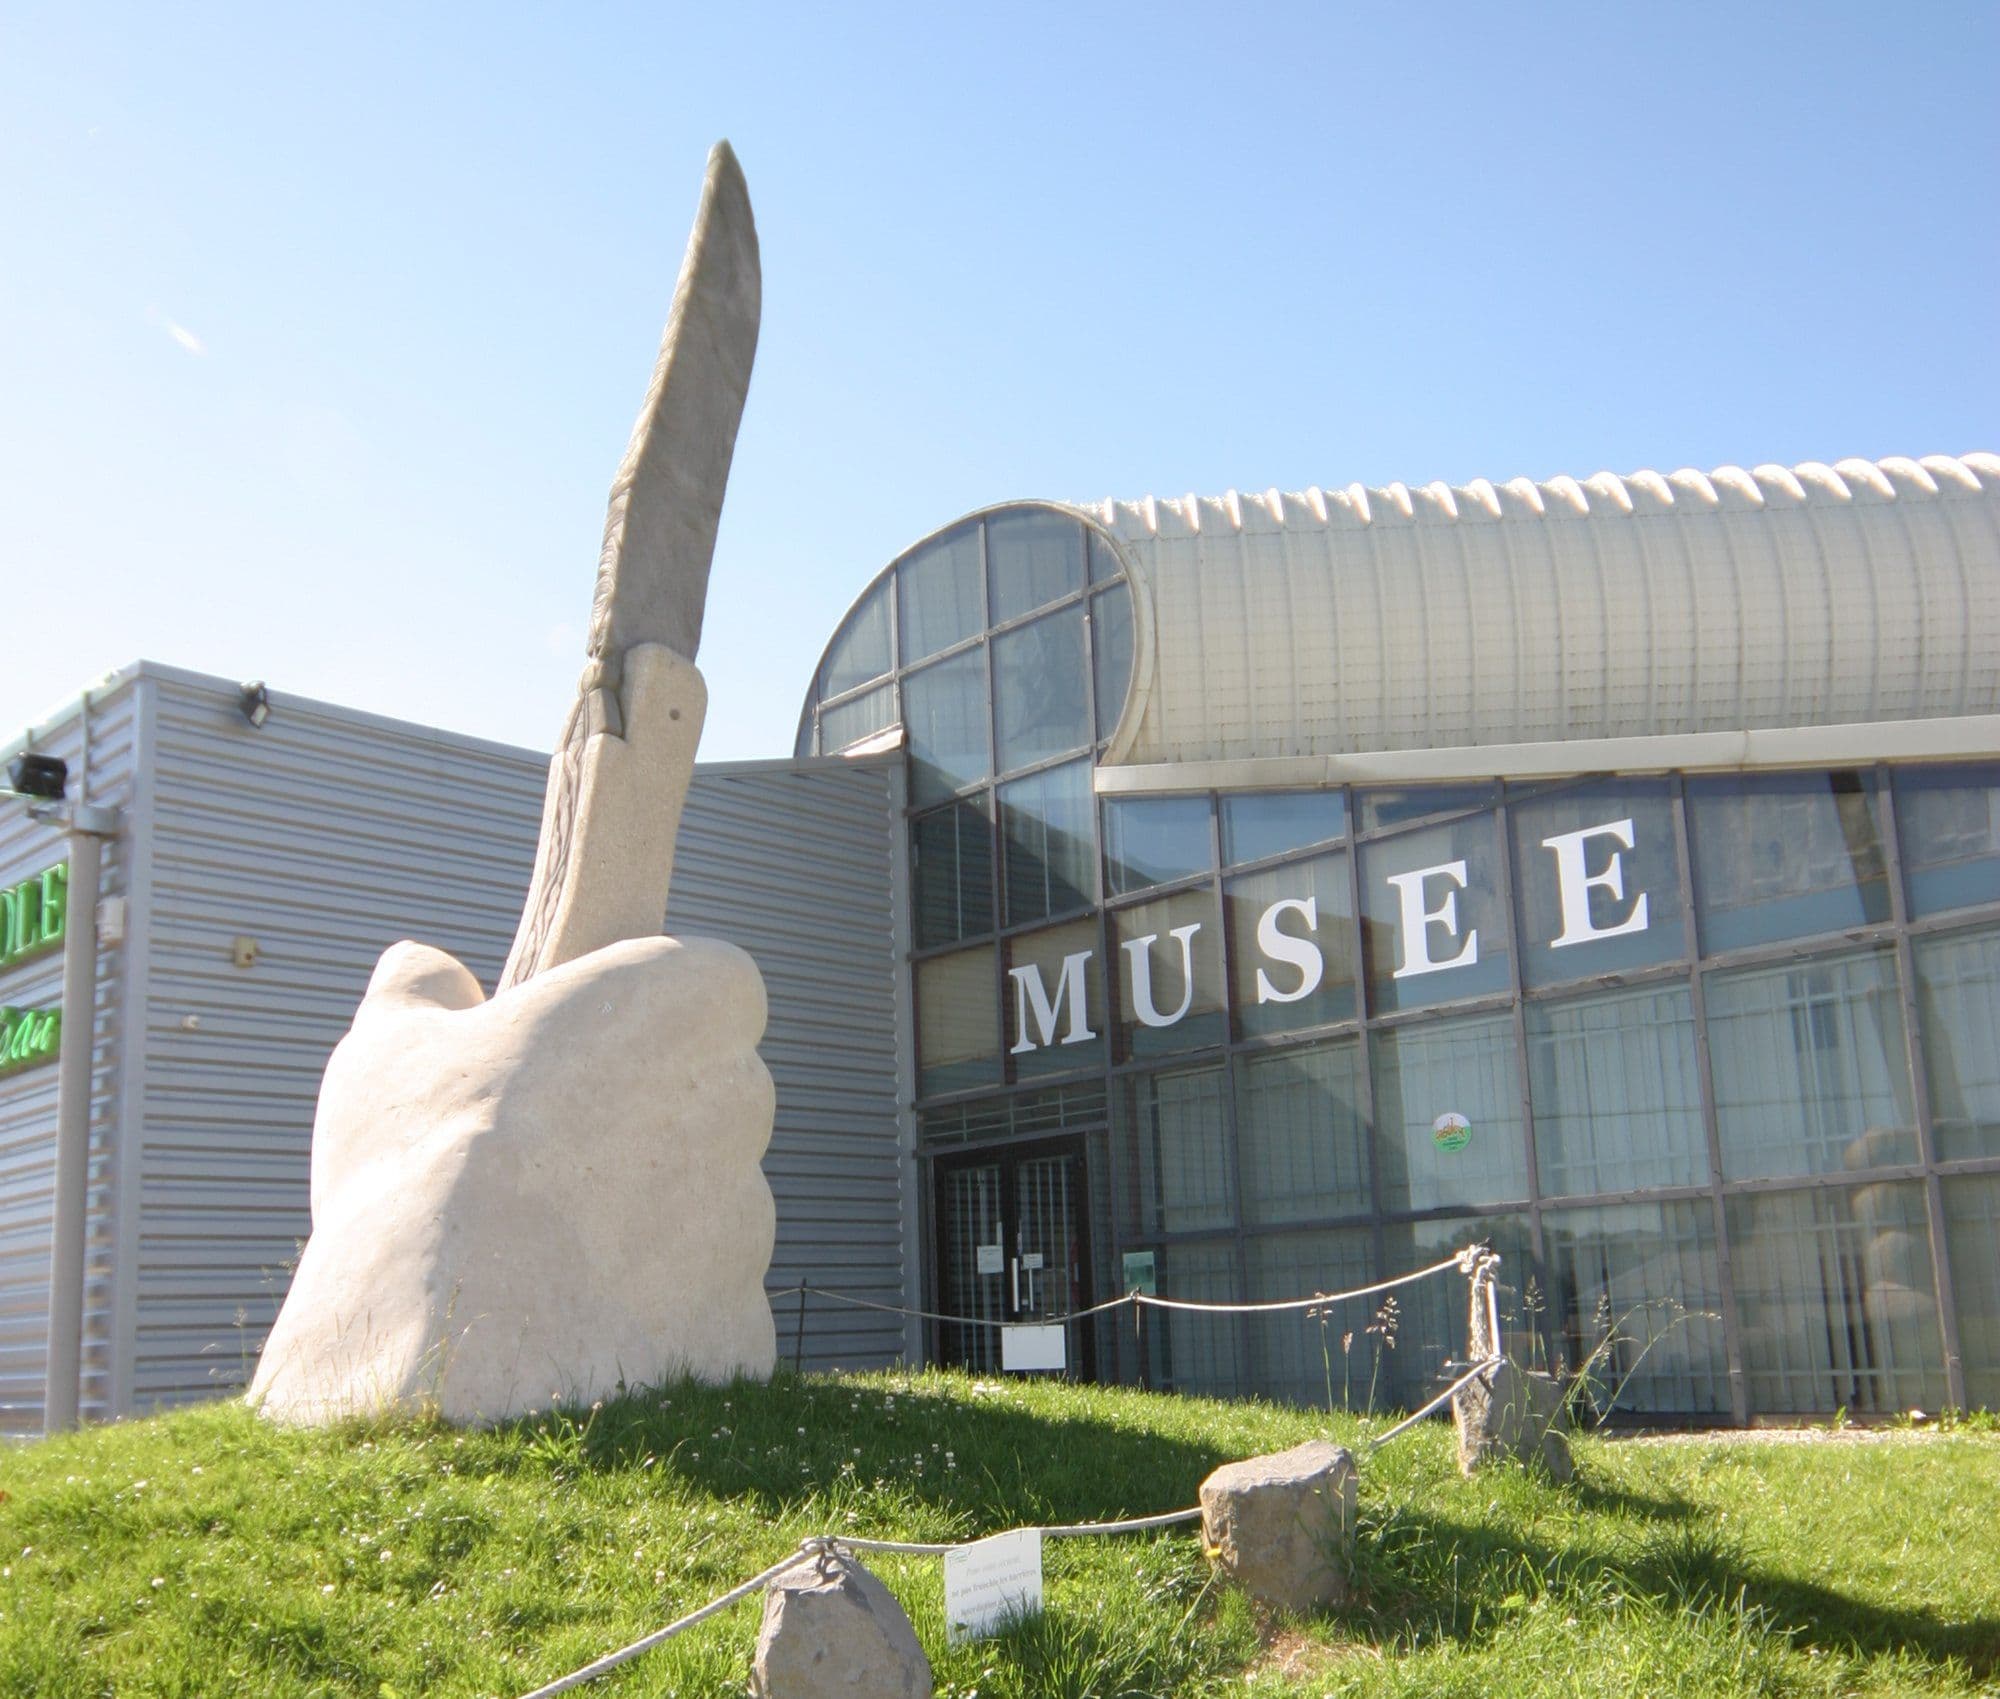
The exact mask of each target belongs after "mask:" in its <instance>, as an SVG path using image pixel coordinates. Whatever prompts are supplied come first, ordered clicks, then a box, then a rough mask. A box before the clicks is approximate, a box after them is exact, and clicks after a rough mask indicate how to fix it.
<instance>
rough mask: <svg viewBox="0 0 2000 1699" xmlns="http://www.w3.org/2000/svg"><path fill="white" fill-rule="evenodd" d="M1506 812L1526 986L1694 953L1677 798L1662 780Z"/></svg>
mask: <svg viewBox="0 0 2000 1699" xmlns="http://www.w3.org/2000/svg"><path fill="white" fill-rule="evenodd" d="M1508 814H1509V818H1510V820H1511V822H1512V825H1513V829H1514V877H1515V879H1516V880H1517V881H1518V882H1519V884H1520V887H1521V928H1522V932H1523V934H1524V942H1523V944H1522V949H1521V973H1522V976H1523V977H1524V978H1525V979H1526V981H1527V982H1528V984H1530V985H1550V984H1553V983H1555V982H1556V981H1558V980H1564V979H1582V978H1585V977H1586V976H1588V975H1591V974H1599V973H1616V972H1619V971H1621V970H1624V969H1628V968H1636V967H1647V966H1650V965H1651V964H1652V963H1654V962H1666V961H1672V960H1674V959H1675V958H1676V957H1678V956H1682V955H1685V954H1686V951H1687V945H1686V941H1685V928H1684V926H1683V924H1682V917H1681V876H1680V858H1679V856H1678V855H1676V854H1675V852H1674V813H1673V798H1672V795H1671V793H1670V792H1669V791H1668V789H1667V786H1666V785H1665V784H1664V783H1645V782H1641V783H1624V784H1596V785H1587V786H1584V787H1583V788H1581V789H1578V790H1568V791H1563V792H1560V793H1559V794H1557V795H1555V796H1547V797H1539V798H1537V799H1536V800H1534V801H1532V802H1523V803H1517V804H1516V805H1515V806H1514V807H1513V808H1511V809H1509V811H1508Z"/></svg>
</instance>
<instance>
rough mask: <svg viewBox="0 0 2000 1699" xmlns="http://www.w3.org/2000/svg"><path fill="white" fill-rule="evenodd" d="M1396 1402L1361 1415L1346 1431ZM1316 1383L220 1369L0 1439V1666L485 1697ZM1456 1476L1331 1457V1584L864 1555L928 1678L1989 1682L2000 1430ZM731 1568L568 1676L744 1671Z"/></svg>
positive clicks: (1860, 1686)
mask: <svg viewBox="0 0 2000 1699" xmlns="http://www.w3.org/2000/svg"><path fill="white" fill-rule="evenodd" d="M1386 1425H1387V1424H1386V1423H1384V1422H1381V1421H1379V1420H1378V1422H1377V1423H1376V1424H1375V1426H1376V1428H1377V1430H1378V1431H1379V1430H1380V1429H1381V1428H1383V1427H1385V1426H1386ZM1358 1429H1359V1424H1357V1423H1356V1422H1355V1421H1354V1420H1353V1419H1351V1418H1347V1417H1336V1418H1333V1419H1331V1420H1329V1419H1328V1418H1327V1417H1325V1416H1322V1415H1316V1414H1313V1413H1311V1412H1303V1411H1297V1410H1281V1409H1277V1408H1273V1407H1271V1406H1267V1405H1260V1404H1249V1403H1245V1404H1224V1403H1213V1402H1207V1401H1202V1400H1195V1399H1177V1398H1170V1397H1159V1396H1153V1395H1148V1394H1144V1393H1139V1392H1132V1391H1126V1390H1122V1389H1114V1388H1098V1387H1073V1386H1063V1385H1059V1384H1053V1383H1048V1382H1033V1383H1019V1382H1008V1383H997V1382H992V1381H978V1380H974V1379H971V1378H968V1377H966V1376H963V1375H955V1374H943V1373H925V1374H920V1375H917V1374H896V1375H868V1376H858V1377H847V1378H826V1377H817V1376H809V1377H805V1378H802V1379H800V1378H789V1377H785V1378H780V1379H779V1380H778V1381H777V1382H775V1383H774V1384H772V1385H771V1386H768V1387H762V1386H736V1387H725V1388H703V1387H696V1386H690V1385H680V1386H672V1387H668V1388H666V1389H664V1390H662V1391H655V1392H647V1393H642V1394H635V1395H633V1396H630V1397H627V1398H624V1399H621V1400H619V1401H617V1402H614V1403H611V1404H607V1405H606V1406H604V1407H603V1408H602V1409H600V1410H598V1411H596V1412H595V1413H585V1412H556V1413H545V1414H543V1415H541V1416H539V1417H536V1418H533V1419H530V1420H527V1421H523V1422H520V1423H516V1424H513V1425H511V1426H508V1427H505V1428H500V1429H496V1430H492V1431H485V1432H471V1433H466V1432H454V1431H452V1430H450V1429H447V1428H443V1427H437V1426H426V1425H421V1424H408V1423H405V1424H398V1425H384V1426H376V1427H365V1428H350V1429H346V1430H342V1431H339V1432H333V1433H318V1434H311V1433H309V1434H297V1433H286V1432H282V1431H277V1430H274V1429H272V1428H270V1427H268V1426H266V1425H265V1424H263V1423H261V1422H259V1421H258V1420H257V1419H256V1418H254V1417H253V1416H251V1415H250V1414H248V1413H247V1412H246V1411H245V1410H244V1409H243V1408H242V1407H241V1406H240V1405H226V1406H216V1407H211V1408H207V1409H202V1410H196V1411H191V1412H188V1413H185V1414H181V1415H175V1416H171V1417H166V1418H160V1419H154V1420H149V1421H142V1422H130V1423H124V1424H120V1425H117V1426H114V1427H106V1428H99V1429H94V1430H89V1431H86V1432H84V1433H81V1434H77V1435H74V1436H71V1437H67V1438H64V1439H60V1440H53V1441H48V1442H44V1443H40V1444H36V1445H32V1446H28V1447H24V1448H21V1449H18V1450H12V1451H7V1452H5V1453H0V1489H4V1500H3V1501H0V1694H5V1695H15V1694H20V1695H30V1694H32V1695H37V1696H41V1699H69V1696H82V1695H99V1694H109V1693H117V1694H223V1693H227V1694H232V1695H233V1694H286V1695H291V1694H354V1695H365V1696H366V1699H415V1696H416V1695H419V1694H423V1695H430V1694H440V1695H449V1694H464V1695H472V1694H497V1695H502V1696H503V1699H504V1696H508V1695H514V1694H518V1693H521V1692H524V1691H526V1690H527V1689H530V1688H532V1687H534V1686H536V1685H538V1684H539V1683H542V1682H544V1681H547V1680H550V1679H552V1678H553V1677H555V1676H558V1675H561V1674H563V1673H565V1672H567V1671H568V1670H570V1669H573V1668H575V1667H576V1666H578V1665H580V1664H583V1663H585V1662H587V1661H589V1660H590V1659H591V1658H593V1657H595V1656H597V1655H599V1654H600V1653H602V1652H605V1651H608V1650H610V1649H611V1648H613V1647H614V1646H618V1645H622V1644H624V1643H625V1642H627V1641H629V1640H633V1639H636V1638H638V1637H639V1636H640V1635H641V1634H643V1633H646V1632H647V1631H649V1630H651V1629H653V1628H656V1627H658V1626H660V1625H661V1624H662V1623H664V1622H666V1621H668V1620H669V1619H670V1618H672V1617H673V1616H676V1615H678V1614H680V1613H681V1612H683V1611H685V1610H688V1609H690V1608H692V1607H694V1606H695V1605H698V1604H701V1603H704V1602H706V1601H707V1600H708V1599H710V1598H712V1597H714V1596H715V1595H717V1594H718V1593H721V1592H723V1591H725V1590H726V1589H727V1588H729V1587H730V1586H732V1585H734V1584H735V1583H736V1582H738V1581H740V1580H742V1579H743V1578H744V1577H746V1576H748V1575H750V1574H752V1573H754V1572H755V1571H756V1570H758V1569H761V1568H763V1567H764V1566H765V1565H767V1564H769V1563H771V1562H773V1561H775V1560H776V1559H777V1558H778V1557H779V1556H781V1555H782V1554H783V1553H784V1552H785V1551H786V1550H787V1549H788V1548H789V1547H791V1546H792V1545H794V1544H795V1543H796V1542H797V1541H798V1540H799V1539H800V1538H802V1537H804V1536H805V1535H807V1534H812V1533H819V1532H828V1531H831V1532H836V1533H837V1532H841V1531H843V1530H845V1531H849V1532H853V1533H857V1534H879V1535H886V1536H892V1537H902V1538H913V1539H920V1540H940V1539H958V1538H966V1537H971V1536H974V1535H977V1534H981V1533H988V1532H993V1531H997V1530H999V1529H1002V1528H1008V1527H1013V1526H1017V1525H1020V1524H1022V1523H1029V1522H1065V1521H1073V1520H1079V1519H1095V1518H1100V1517H1110V1516H1116V1515H1121V1514H1133V1515H1136V1514H1140V1513H1144V1512H1149V1511H1159V1510H1171V1509H1177V1508H1180V1507H1182V1506H1185V1505H1190V1504H1193V1503H1194V1502H1195V1490H1196V1487H1197V1486H1198V1485H1199V1483H1200V1481H1201V1479H1202V1477H1203V1476H1204V1475H1205V1474H1206V1473H1207V1472H1208V1471H1209V1469H1211V1468H1212V1467H1214V1465H1216V1464H1217V1463H1219V1462H1224V1461H1227V1460H1229V1459H1231V1458H1235V1457H1242V1456H1247V1455H1250V1454H1252V1453H1255V1452H1259V1451H1268V1450H1275V1449H1278V1448H1281V1447H1284V1446H1287V1445H1291V1444H1295V1443H1296V1442H1298V1441H1299V1440H1302V1439H1307V1438H1312V1437H1317V1436H1322V1435H1330V1436H1331V1437H1333V1438H1335V1439H1338V1440H1340V1441H1342V1442H1343V1443H1348V1444H1355V1443H1356V1441H1357V1437H1358ZM1577 1457H1578V1464H1579V1468H1578V1478H1577V1481H1576V1483H1575V1484H1574V1485H1571V1486H1568V1487H1557V1486H1554V1485H1551V1484H1550V1483H1548V1482H1546V1481H1544V1480H1542V1479H1540V1478H1538V1477H1536V1476H1533V1475H1530V1474H1527V1473H1524V1472H1522V1471H1520V1470H1518V1469H1513V1468H1506V1469H1500V1470H1495V1471H1493V1472H1490V1473H1487V1474H1484V1475H1482V1476H1480V1477H1478V1478H1477V1479H1474V1480H1471V1481H1466V1480H1462V1479H1460V1478H1459V1476H1458V1474H1457V1472H1456V1469H1455V1467H1454V1464H1453V1456H1452V1446H1451V1433H1450V1430H1449V1428H1448V1427H1446V1426H1444V1425H1442V1424H1428V1425H1426V1426H1425V1427H1423V1428H1421V1429H1420V1430H1419V1431H1418V1432H1416V1433H1415V1434H1413V1435H1411V1436H1410V1437H1408V1438H1406V1439H1402V1440H1398V1441H1396V1442H1394V1443H1393V1444H1391V1445H1390V1446H1388V1447H1386V1448H1385V1449H1384V1450H1383V1451H1382V1452H1380V1453H1379V1454H1376V1455H1374V1456H1372V1457H1370V1456H1364V1457H1363V1460H1362V1490H1361V1525H1360V1528H1359V1531H1358V1537H1357V1541H1356V1547H1355V1553H1354V1579H1355V1597H1354V1600H1353V1602H1352V1603H1351V1604H1350V1605H1349V1606H1348V1607H1347V1608H1346V1609H1344V1610H1342V1611H1340V1612H1338V1613H1334V1614H1330V1615H1326V1616H1323V1617H1316V1618H1307V1619H1299V1620H1293V1621H1287V1620H1273V1619H1271V1618H1270V1617H1269V1616H1267V1615H1266V1614H1264V1613H1261V1612H1259V1611H1257V1610H1254V1609H1252V1608H1251V1607H1250V1606H1249V1605H1247V1604H1246V1603H1245V1601H1244V1600H1243V1599H1242V1598H1241V1597H1239V1596H1237V1595H1235V1594H1233V1593H1230V1592H1228V1591H1227V1590H1225V1589H1223V1588H1221V1587H1220V1586H1218V1585H1217V1584H1215V1583H1213V1582H1212V1581H1211V1579H1210V1576H1209V1571H1208V1565H1207V1563H1206V1562H1205V1561H1204V1559H1203V1557H1202V1555H1201V1550H1200V1542H1199V1539H1198V1537H1197V1536H1196V1535H1195V1533H1194V1532H1193V1531H1191V1530H1187V1529H1176V1530H1173V1531H1170V1532H1168V1533H1165V1534H1161V1535H1158V1536H1145V1537H1132V1536H1125V1537H1121V1538H1117V1539H1102V1540H1096V1539H1093V1540H1070V1541H1062V1542H1052V1543H1050V1545H1049V1546H1048V1548H1047V1603H1048V1608H1047V1610H1046V1612H1045V1614H1044V1615H1043V1616H1042V1617H1041V1618H1039V1619H1038V1620H1036V1621H1034V1622H1031V1623H1028V1624H1025V1625H1022V1626H1020V1627H1019V1628H1017V1629H1015V1630H1014V1631H1013V1632H1011V1633H1010V1634H1009V1635H1007V1636H1005V1637H1002V1638H1000V1639H997V1640H990V1641H984V1642H976V1643H972V1644H968V1645H965V1646H961V1647H956V1648H953V1647H948V1646H947V1645H946V1643H945V1635H944V1623H943V1596H942V1581H941V1576H940V1566H939V1564H938V1562H937V1560H935V1559H930V1558H892V1557H879V1558H878V1557H873V1556H871V1557H869V1558H868V1559H867V1560H866V1561H867V1562H868V1563H869V1565H870V1567H872V1568H874V1569H875V1570H876V1572H877V1573H878V1574H880V1575H881V1576H882V1577H883V1578H884V1579H885V1580H886V1581H887V1582H888V1584H889V1585H890V1587H891V1588H892V1589H893V1590H894V1592H895V1593H896V1595H897V1596H898V1597H899V1598H900V1599H901V1600H902V1601H903V1603H904V1606H905V1608H906V1609H908V1610H909V1612H910V1615H911V1617H912V1618H913V1620H914V1621H915V1623H916V1627H917V1633H918V1635H919V1637H920V1638H921V1639H922V1640H923V1642H924V1645H925V1648H926V1650H927V1651H928V1652H929V1653H930V1655H931V1658H932V1660H933V1665H934V1668H935V1670H936V1673H937V1683H938V1692H939V1694H940V1695H960V1696H964V1699H970V1696H971V1695H973V1694H975V1693H977V1694H980V1695H984V1696H1002V1695H1024V1696H1025V1695H1044V1694H1048V1695H1057V1694H1060V1695H1083V1694H1093V1695H1125V1694H1202V1693H1211V1692H1221V1691H1223V1690H1224V1689H1227V1690H1229V1691H1231V1692H1243V1693H1248V1694H1252V1695H1260V1696H1276V1695H1306V1694H1314V1695H1317V1694H1323V1693H1338V1694H1370V1695H1372V1694H1412V1695H1415V1694H1423V1695H1455V1694H1464V1695H1467V1696H1469V1699H1470V1696H1475V1695H1476V1696H1479V1699H1488V1696H1492V1695H1504V1694H1536V1695H1555V1694H1565V1695H1567V1694H1577V1695H1588V1696H1590V1699H1605V1696H1606V1695H1610V1694H1623V1693H1633V1694H1655V1693H1668V1692H1671V1693H1672V1694H1674V1695H1676V1699H1693V1696H1696V1695H1703V1694H1731V1695H1735V1694H1744V1693H1753V1694H1845V1693H1869V1694H1884V1695H1887V1694H1909V1693H1968V1694H1976V1693H2000V1434H1996V1433H1995V1432H1993V1431H1992V1429H1991V1426H1990V1424H1983V1425H1981V1426H1978V1427H1973V1426H1967V1427H1961V1428H1960V1429H1958V1430H1957V1431H1954V1432H1949V1433H1936V1432H1926V1433H1921V1434H1919V1433H1899V1434H1893V1435H1889V1436H1886V1437H1881V1438H1874V1439H1868V1440H1864V1441H1859V1442H1848V1441H1845V1440H1842V1439H1839V1438H1835V1437H1829V1438H1828V1439H1826V1440H1825V1441H1823V1442H1816V1443H1809V1444H1797V1443H1792V1444H1786V1443H1779V1442H1775V1441H1764V1440H1758V1439H1754V1438H1751V1439H1745V1438H1741V1437H1723V1438H1718V1439H1715V1440H1712V1441H1705V1440H1692V1441H1674V1442H1670V1443H1645V1444H1636V1443H1631V1442H1611V1441H1604V1440H1599V1439H1594V1438H1586V1439H1583V1440H1580V1441H1579V1442H1578V1445H1577ZM756 1627H757V1606H756V1603H755V1601H754V1600H753V1601H746V1602H745V1603H744V1604H742V1605H739V1606H737V1607H736V1608H735V1609H734V1610H732V1611H731V1612H729V1613H728V1614H727V1615H725V1616H723V1617H721V1618H719V1619H716V1620H714V1621H711V1622H708V1623H704V1624H702V1625H701V1626H699V1627H698V1628H696V1629H694V1630H693V1631H692V1632H690V1633H689V1634H687V1635H684V1636H682V1637H681V1638H680V1639H678V1640H676V1641H674V1642H673V1643H672V1644H671V1645H669V1646H668V1647H666V1648H664V1649H662V1650H660V1651H658V1652H654V1653H652V1654H649V1655H648V1656H646V1657H644V1658H641V1659H639V1660H638V1661H636V1662H635V1663H633V1664H630V1665H628V1666H626V1668H625V1669H623V1670H621V1671H620V1672H618V1674H617V1675H615V1676H614V1677H612V1678H611V1679H609V1680H607V1681H605V1682H602V1683H599V1684H597V1685H596V1686H594V1687H592V1688H589V1689H587V1690H586V1691H587V1692H590V1693H592V1694H604V1695H613V1694H617V1695H637V1694H702V1695H709V1694H725V1693H740V1692H741V1691H742V1689H743V1684H744V1679H745V1675H746V1672H747V1670H748V1666H749V1655H750V1647H751V1644H752V1642H753V1640H754V1638H755V1634H756Z"/></svg>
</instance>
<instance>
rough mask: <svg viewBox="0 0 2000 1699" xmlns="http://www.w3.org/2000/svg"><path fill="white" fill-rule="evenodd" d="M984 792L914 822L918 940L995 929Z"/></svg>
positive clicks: (945, 939)
mask: <svg viewBox="0 0 2000 1699" xmlns="http://www.w3.org/2000/svg"><path fill="white" fill-rule="evenodd" d="M988 806H989V805H988V802H987V799H986V797H985V796H984V795H983V794H982V795H980V796H975V797H968V798H967V799H966V800H965V801H964V802H954V803H952V804H951V805H950V806H949V807H947V808H940V809H938V810H937V811H936V812H935V813H932V814H920V815H918V816H917V817H916V818H915V819H914V820H912V821H911V822H910V887H911V891H910V896H911V907H912V908H913V909H915V911H916V913H915V925H914V931H915V934H916V946H917V948H918V949H920V950H921V949H925V948H928V947H929V946H930V945H932V944H949V943H951V942H953V941H954V940H956V939H959V938H966V937H971V936H973V935H974V934H977V933H980V932H991V931H992V930H993V821H992V817H991V816H990V815H989V814H988V813H987V808H988Z"/></svg>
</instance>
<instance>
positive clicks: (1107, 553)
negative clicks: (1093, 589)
mask: <svg viewBox="0 0 2000 1699" xmlns="http://www.w3.org/2000/svg"><path fill="white" fill-rule="evenodd" d="M1124 570H1125V563H1124V562H1123V561H1121V560H1120V559H1119V558H1118V551H1117V550H1116V549H1115V548H1113V547H1112V546H1111V544H1110V543H1109V542H1108V541H1106V540H1105V538H1104V537H1103V536H1101V535H1100V534H1099V533H1098V532H1096V531H1092V532H1091V533H1090V581H1091V583H1093V584H1102V583H1105V582H1106V581H1107V580H1109V579H1113V578H1116V577H1117V576H1118V575H1119V573H1121V572H1123V571H1124Z"/></svg>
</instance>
